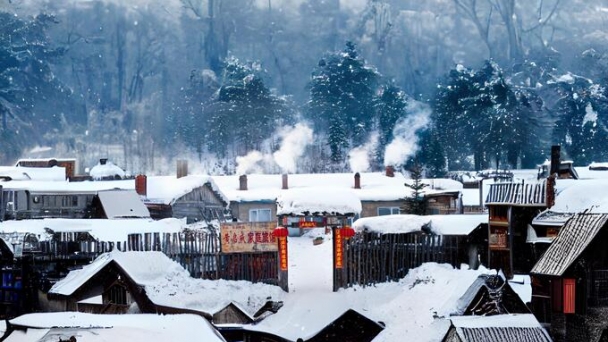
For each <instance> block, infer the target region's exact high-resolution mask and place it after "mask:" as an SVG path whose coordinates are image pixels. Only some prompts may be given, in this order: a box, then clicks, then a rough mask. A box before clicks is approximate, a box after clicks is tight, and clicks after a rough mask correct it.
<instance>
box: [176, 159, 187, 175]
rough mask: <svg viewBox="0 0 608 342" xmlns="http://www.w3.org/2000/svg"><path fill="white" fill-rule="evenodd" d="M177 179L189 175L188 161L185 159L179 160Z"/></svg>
mask: <svg viewBox="0 0 608 342" xmlns="http://www.w3.org/2000/svg"><path fill="white" fill-rule="evenodd" d="M176 174H177V178H182V177H186V176H187V175H188V161H187V160H184V159H178V160H177V170H176Z"/></svg>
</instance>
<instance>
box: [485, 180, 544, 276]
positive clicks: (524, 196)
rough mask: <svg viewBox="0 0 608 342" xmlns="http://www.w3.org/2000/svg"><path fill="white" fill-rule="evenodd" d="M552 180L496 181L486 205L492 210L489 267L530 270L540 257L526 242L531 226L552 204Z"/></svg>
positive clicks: (516, 270) (507, 269) (520, 271)
mask: <svg viewBox="0 0 608 342" xmlns="http://www.w3.org/2000/svg"><path fill="white" fill-rule="evenodd" d="M553 189H554V183H553V180H552V179H548V180H542V181H539V182H533V183H524V182H522V183H494V184H491V185H490V191H489V193H488V196H487V198H486V202H485V205H486V206H487V207H488V213H489V244H488V248H489V250H490V253H489V267H490V268H494V269H502V270H503V271H504V272H505V273H506V274H507V276H509V277H511V276H512V275H513V274H514V273H527V272H528V271H529V270H530V268H532V266H533V265H534V263H535V262H536V260H535V259H534V258H533V253H532V249H531V247H530V245H528V244H527V243H526V239H527V237H528V225H529V224H530V222H532V220H533V219H534V217H536V216H537V215H538V214H539V213H540V212H542V211H543V210H545V209H546V208H547V207H548V206H550V205H551V203H552V194H553V191H554V190H553Z"/></svg>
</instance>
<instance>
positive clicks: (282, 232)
mask: <svg viewBox="0 0 608 342" xmlns="http://www.w3.org/2000/svg"><path fill="white" fill-rule="evenodd" d="M288 235H289V231H288V230H287V228H285V227H276V228H275V229H274V236H276V237H287V236H288Z"/></svg>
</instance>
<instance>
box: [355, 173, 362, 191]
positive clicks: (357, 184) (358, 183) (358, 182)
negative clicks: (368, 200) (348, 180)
mask: <svg viewBox="0 0 608 342" xmlns="http://www.w3.org/2000/svg"><path fill="white" fill-rule="evenodd" d="M355 189H361V175H360V174H359V172H357V173H355Z"/></svg>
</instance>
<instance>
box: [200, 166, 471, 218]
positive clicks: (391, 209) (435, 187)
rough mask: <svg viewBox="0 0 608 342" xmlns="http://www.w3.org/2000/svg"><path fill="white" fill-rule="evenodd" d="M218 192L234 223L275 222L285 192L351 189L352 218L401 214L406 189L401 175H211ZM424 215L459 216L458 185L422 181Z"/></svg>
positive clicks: (390, 173) (438, 181)
mask: <svg viewBox="0 0 608 342" xmlns="http://www.w3.org/2000/svg"><path fill="white" fill-rule="evenodd" d="M211 178H212V179H213V180H214V181H215V184H217V186H218V189H219V191H220V192H221V193H223V194H225V196H226V197H227V198H228V200H229V202H230V209H231V211H232V215H233V217H234V219H236V220H238V221H276V219H277V215H276V212H277V208H276V202H275V200H276V198H277V197H278V196H279V195H280V194H281V192H283V191H286V190H289V189H301V188H319V187H325V188H328V189H332V188H343V189H352V190H353V193H354V194H355V195H356V196H357V198H358V199H359V200H360V201H361V212H360V213H356V216H355V218H358V217H370V216H382V215H396V214H400V213H402V209H403V207H404V204H405V201H404V199H405V197H407V196H408V194H409V193H410V191H411V190H410V189H409V188H407V187H406V186H405V183H406V181H408V180H407V179H406V178H405V177H404V176H403V175H402V174H401V173H395V172H394V171H391V170H388V171H387V172H384V173H380V172H366V173H356V174H349V173H332V174H289V175H287V174H284V175H277V174H275V175H261V174H249V175H241V176H212V177H211ZM424 182H425V183H427V184H429V187H428V188H426V189H425V198H427V201H428V205H427V207H428V213H429V214H431V213H434V214H460V213H462V202H461V199H460V198H461V196H460V189H461V188H462V184H461V183H459V182H457V181H453V180H451V179H435V180H424Z"/></svg>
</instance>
